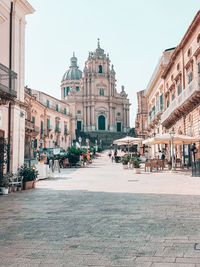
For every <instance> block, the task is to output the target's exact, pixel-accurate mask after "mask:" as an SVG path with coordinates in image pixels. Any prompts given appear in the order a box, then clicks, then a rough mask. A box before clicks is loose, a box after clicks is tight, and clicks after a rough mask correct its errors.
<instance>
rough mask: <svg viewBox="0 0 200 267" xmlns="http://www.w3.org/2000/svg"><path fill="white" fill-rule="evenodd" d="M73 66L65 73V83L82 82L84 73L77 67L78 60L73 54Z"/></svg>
mask: <svg viewBox="0 0 200 267" xmlns="http://www.w3.org/2000/svg"><path fill="white" fill-rule="evenodd" d="M70 62H71V65H70V67H69V69H68V70H67V71H66V72H65V74H64V75H63V78H62V82H63V81H66V80H67V81H70V80H80V79H81V78H82V71H81V70H79V68H78V65H77V58H76V57H75V54H74V53H73V57H71V59H70Z"/></svg>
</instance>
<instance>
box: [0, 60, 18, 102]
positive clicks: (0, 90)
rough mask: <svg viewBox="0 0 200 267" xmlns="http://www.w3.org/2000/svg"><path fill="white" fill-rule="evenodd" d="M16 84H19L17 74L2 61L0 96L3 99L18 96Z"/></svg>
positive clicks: (0, 67)
mask: <svg viewBox="0 0 200 267" xmlns="http://www.w3.org/2000/svg"><path fill="white" fill-rule="evenodd" d="M16 84H17V74H16V73H15V72H14V71H12V70H10V69H9V68H7V67H6V66H4V65H3V64H1V63H0V98H1V100H4V101H10V100H13V99H14V98H16V97H17V89H16V88H17V86H16ZM4 101H3V102H4ZM3 104H4V103H3Z"/></svg>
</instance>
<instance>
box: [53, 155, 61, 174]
mask: <svg viewBox="0 0 200 267" xmlns="http://www.w3.org/2000/svg"><path fill="white" fill-rule="evenodd" d="M56 168H57V170H58V172H59V173H60V163H59V159H58V157H56V159H55V160H54V170H55V169H56Z"/></svg>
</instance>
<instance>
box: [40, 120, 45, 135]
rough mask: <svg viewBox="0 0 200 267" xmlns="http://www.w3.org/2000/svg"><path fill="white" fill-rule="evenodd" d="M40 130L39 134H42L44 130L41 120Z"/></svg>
mask: <svg viewBox="0 0 200 267" xmlns="http://www.w3.org/2000/svg"><path fill="white" fill-rule="evenodd" d="M40 132H41V134H43V132H44V122H43V121H41V128H40Z"/></svg>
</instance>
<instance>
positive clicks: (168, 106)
mask: <svg viewBox="0 0 200 267" xmlns="http://www.w3.org/2000/svg"><path fill="white" fill-rule="evenodd" d="M168 107H169V99H167V108H168Z"/></svg>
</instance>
